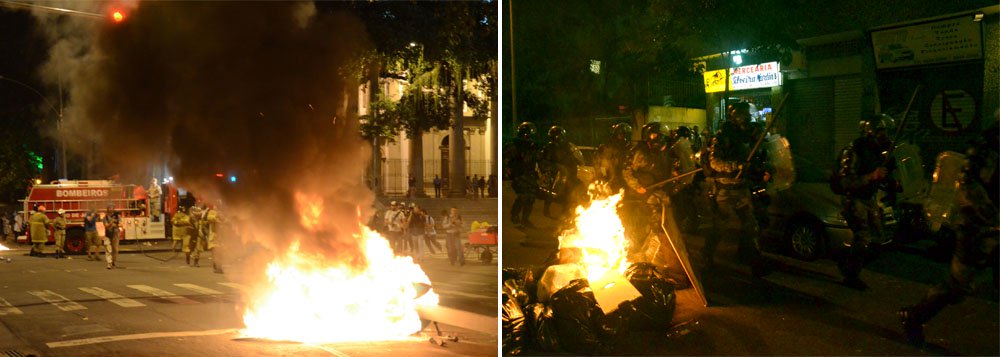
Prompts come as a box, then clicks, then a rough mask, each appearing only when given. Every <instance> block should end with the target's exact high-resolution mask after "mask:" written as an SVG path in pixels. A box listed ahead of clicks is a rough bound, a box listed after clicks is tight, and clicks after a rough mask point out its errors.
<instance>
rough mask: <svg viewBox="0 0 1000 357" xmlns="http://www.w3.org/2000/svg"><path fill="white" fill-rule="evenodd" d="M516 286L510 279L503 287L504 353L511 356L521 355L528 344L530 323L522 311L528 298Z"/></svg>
mask: <svg viewBox="0 0 1000 357" xmlns="http://www.w3.org/2000/svg"><path fill="white" fill-rule="evenodd" d="M515 285H516V281H515V280H514V279H510V280H507V281H505V282H504V286H503V316H502V317H503V353H504V354H509V355H519V354H521V352H522V351H523V350H524V348H525V347H526V345H527V343H528V321H527V318H526V317H525V314H524V311H523V310H522V309H521V306H522V305H521V303H522V301H524V300H525V298H526V297H525V296H523V295H525V294H524V292H522V291H521V290H519V289H518V288H516V286H515Z"/></svg>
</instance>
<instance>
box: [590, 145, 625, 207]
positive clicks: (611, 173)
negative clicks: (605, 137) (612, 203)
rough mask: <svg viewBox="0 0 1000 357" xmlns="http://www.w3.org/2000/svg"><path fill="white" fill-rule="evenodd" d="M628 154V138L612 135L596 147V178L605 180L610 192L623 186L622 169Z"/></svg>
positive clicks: (616, 190)
mask: <svg viewBox="0 0 1000 357" xmlns="http://www.w3.org/2000/svg"><path fill="white" fill-rule="evenodd" d="M628 155H629V147H628V140H624V139H621V138H616V137H612V138H611V140H609V141H608V142H606V143H603V144H601V146H599V147H598V148H597V166H598V169H597V180H599V181H603V182H607V183H608V188H609V189H611V193H618V191H619V190H621V189H622V188H623V187H625V180H624V179H623V178H622V170H624V169H625V165H626V160H627V159H628Z"/></svg>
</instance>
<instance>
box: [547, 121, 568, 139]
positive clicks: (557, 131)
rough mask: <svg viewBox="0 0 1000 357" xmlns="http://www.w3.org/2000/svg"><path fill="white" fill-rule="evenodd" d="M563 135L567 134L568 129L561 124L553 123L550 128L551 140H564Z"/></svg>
mask: <svg viewBox="0 0 1000 357" xmlns="http://www.w3.org/2000/svg"><path fill="white" fill-rule="evenodd" d="M563 136H566V129H563V128H562V127H561V126H558V125H553V126H552V127H551V128H549V140H552V141H555V142H559V141H562V138H563Z"/></svg>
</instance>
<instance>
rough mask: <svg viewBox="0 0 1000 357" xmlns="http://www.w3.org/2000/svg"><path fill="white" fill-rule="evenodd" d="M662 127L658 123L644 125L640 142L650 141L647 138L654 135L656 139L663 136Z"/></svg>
mask: <svg viewBox="0 0 1000 357" xmlns="http://www.w3.org/2000/svg"><path fill="white" fill-rule="evenodd" d="M661 130H662V126H661V124H660V123H659V122H655V121H654V122H651V123H646V125H643V126H642V140H650V138H649V136H650V135H653V134H656V135H657V139H659V138H660V137H662V136H663V131H661Z"/></svg>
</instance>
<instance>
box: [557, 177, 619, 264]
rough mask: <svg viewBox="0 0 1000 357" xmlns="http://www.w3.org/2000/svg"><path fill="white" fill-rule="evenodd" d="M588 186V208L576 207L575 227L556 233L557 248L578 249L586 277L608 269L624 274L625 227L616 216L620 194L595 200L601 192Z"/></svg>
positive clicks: (594, 187) (592, 186)
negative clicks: (557, 236) (589, 198)
mask: <svg viewBox="0 0 1000 357" xmlns="http://www.w3.org/2000/svg"><path fill="white" fill-rule="evenodd" d="M597 192H598V190H597V188H596V186H595V185H591V186H590V196H591V198H592V200H591V202H590V205H589V206H587V207H583V206H578V207H577V208H576V218H575V219H574V224H575V226H574V227H573V228H571V229H569V230H566V231H564V232H563V233H562V235H560V236H559V248H580V250H581V253H582V254H583V257H582V259H581V265H583V266H584V269H585V271H586V273H587V278H588V280H591V281H596V280H598V279H599V278H601V277H603V276H605V274H607V273H608V272H610V271H617V272H619V273H624V272H625V270H626V269H628V267H629V262H628V258H627V249H628V245H629V242H628V240H627V239H625V228H624V226H623V225H622V221H621V218H619V217H618V208H617V207H618V202H620V201H621V199H622V193H618V194H616V195H612V196H610V197H605V198H602V199H596V197H599V196H600V195H599V194H598V193H597Z"/></svg>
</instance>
